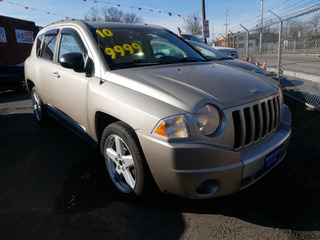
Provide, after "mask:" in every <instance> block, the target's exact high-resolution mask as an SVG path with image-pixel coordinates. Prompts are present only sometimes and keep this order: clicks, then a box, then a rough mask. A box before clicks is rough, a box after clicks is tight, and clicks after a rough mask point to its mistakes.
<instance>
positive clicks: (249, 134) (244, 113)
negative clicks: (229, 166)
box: [232, 96, 281, 149]
mask: <svg viewBox="0 0 320 240" xmlns="http://www.w3.org/2000/svg"><path fill="white" fill-rule="evenodd" d="M280 114H281V106H280V101H279V97H278V96H277V97H272V98H268V99H266V100H264V101H259V102H258V103H253V104H250V105H249V106H244V107H243V108H242V109H239V110H236V111H233V112H232V117H233V123H234V136H235V138H234V149H241V148H243V147H247V146H250V145H251V144H253V143H256V142H259V141H261V140H262V139H264V138H265V137H267V136H268V135H270V134H271V133H272V132H273V131H275V130H276V129H277V127H278V125H279V124H280Z"/></svg>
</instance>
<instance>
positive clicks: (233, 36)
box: [229, 30, 235, 48]
mask: <svg viewBox="0 0 320 240" xmlns="http://www.w3.org/2000/svg"><path fill="white" fill-rule="evenodd" d="M229 32H230V33H231V35H232V47H233V48H235V47H234V34H233V32H231V31H230V30H229Z"/></svg>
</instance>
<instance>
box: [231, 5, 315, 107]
mask: <svg viewBox="0 0 320 240" xmlns="http://www.w3.org/2000/svg"><path fill="white" fill-rule="evenodd" d="M279 35H280V39H281V41H280V44H281V45H280V46H279ZM248 36H249V37H248ZM260 36H261V40H260ZM233 43H234V44H233ZM228 46H230V47H233V46H234V47H235V48H237V49H238V52H239V56H240V58H242V59H243V60H248V61H252V62H253V63H256V64H259V65H260V66H261V67H262V66H265V67H266V69H267V71H268V72H269V74H270V75H271V76H273V77H274V78H276V79H277V80H278V81H279V82H280V84H281V86H282V87H283V88H284V90H285V92H286V93H287V94H289V95H290V96H292V97H294V98H296V99H298V100H300V101H303V102H305V103H306V104H307V105H310V106H311V107H314V108H317V109H318V110H319V109H320V7H318V8H314V9H311V10H309V11H308V12H303V13H299V14H296V15H295V16H289V17H287V18H284V19H281V18H280V17H277V18H276V17H275V19H274V20H272V22H269V23H265V24H264V27H263V28H257V29H251V30H249V32H248V34H247V32H241V33H238V34H236V35H234V39H233V37H230V40H229V42H228Z"/></svg>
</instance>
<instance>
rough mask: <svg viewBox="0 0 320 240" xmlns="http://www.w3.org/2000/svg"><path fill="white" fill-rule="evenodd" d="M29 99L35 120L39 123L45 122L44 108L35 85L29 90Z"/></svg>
mask: <svg viewBox="0 0 320 240" xmlns="http://www.w3.org/2000/svg"><path fill="white" fill-rule="evenodd" d="M31 101H32V107H33V113H34V116H35V119H36V121H37V122H38V123H39V124H43V123H44V122H45V118H46V113H45V109H44V105H43V103H42V101H41V98H40V97H39V94H38V92H37V89H36V87H33V88H32V90H31Z"/></svg>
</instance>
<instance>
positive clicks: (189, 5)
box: [0, 0, 319, 38]
mask: <svg viewBox="0 0 320 240" xmlns="http://www.w3.org/2000/svg"><path fill="white" fill-rule="evenodd" d="M97 1H98V3H97V4H98V5H97V6H98V8H105V7H117V8H119V10H122V11H123V12H125V13H135V14H137V15H138V16H141V17H142V18H143V20H144V22H146V23H150V24H156V25H160V26H163V27H166V28H169V29H170V30H172V31H174V32H177V27H180V28H181V29H182V32H183V33H186V32H185V31H184V29H183V25H184V22H183V19H182V17H184V16H186V15H189V14H192V13H193V12H197V13H199V15H200V16H202V12H201V9H202V4H201V3H202V1H201V0H101V1H99V0H97ZM317 2H318V3H317ZM12 3H13V4H12ZM17 4H18V5H19V6H18V5H17ZM117 4H119V5H120V6H117ZM205 4H206V18H207V20H209V25H210V34H212V33H214V37H215V38H216V37H219V33H222V34H225V25H224V24H225V10H226V8H227V12H228V16H227V19H228V30H229V29H230V30H231V31H233V32H237V31H242V28H241V27H240V26H239V24H242V25H243V26H245V27H247V28H249V29H250V28H252V27H254V26H255V25H256V24H258V23H259V21H260V9H261V0H226V1H221V0H205ZM308 4H309V5H310V4H319V1H316V0H313V1H311V0H264V17H265V18H270V16H271V13H270V12H269V11H268V10H272V11H273V12H275V13H277V14H279V15H280V16H281V15H285V14H287V13H290V12H291V11H293V9H296V8H301V7H303V6H308ZM93 6H95V2H94V1H93V0H86V1H84V0H0V15H4V16H9V17H14V18H19V19H25V20H30V21H34V22H35V23H36V25H38V26H45V25H47V24H49V23H51V22H54V21H58V20H61V19H65V17H69V18H77V19H81V18H83V17H84V15H85V14H86V12H88V11H89V10H90V8H91V7H93ZM129 6H131V7H132V8H130V7H129ZM25 7H28V9H26V8H25ZM32 8H33V9H32ZM138 8H142V10H139V9H138ZM148 9H150V10H153V11H150V10H148ZM159 11H161V12H162V14H160V13H159ZM47 12H49V14H48V13H47ZM168 12H169V13H172V16H169V14H168ZM54 14H56V15H54ZM177 14H180V15H181V16H182V17H179V16H178V15H177ZM0 24H1V23H0ZM0 27H1V26H0Z"/></svg>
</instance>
